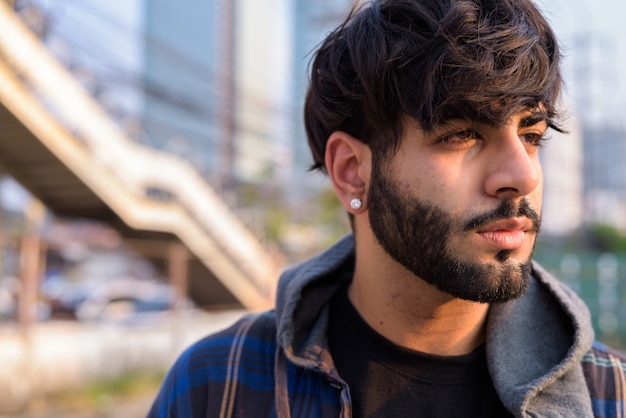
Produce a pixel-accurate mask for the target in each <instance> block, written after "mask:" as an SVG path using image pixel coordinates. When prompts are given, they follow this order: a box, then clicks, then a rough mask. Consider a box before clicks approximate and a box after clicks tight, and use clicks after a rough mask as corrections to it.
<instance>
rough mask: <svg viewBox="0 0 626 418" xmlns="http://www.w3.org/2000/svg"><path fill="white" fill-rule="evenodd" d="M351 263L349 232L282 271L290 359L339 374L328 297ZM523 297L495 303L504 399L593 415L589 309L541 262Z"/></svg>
mask: <svg viewBox="0 0 626 418" xmlns="http://www.w3.org/2000/svg"><path fill="white" fill-rule="evenodd" d="M353 269H354V240H353V237H352V235H348V236H346V237H344V238H343V239H341V240H340V241H339V242H337V243H336V244H335V245H334V246H333V247H331V248H330V249H328V250H327V251H326V252H324V253H321V254H319V255H317V256H315V257H313V258H311V259H309V260H308V261H306V262H304V263H302V264H300V265H298V266H296V267H293V268H291V269H289V270H287V271H286V272H285V273H284V274H283V275H282V277H281V279H280V282H279V286H278V295H277V301H276V320H277V328H278V343H279V344H280V345H281V346H282V347H283V348H284V349H285V353H286V355H287V357H288V358H289V359H290V361H292V362H294V363H296V364H299V365H301V366H303V367H307V368H311V369H316V370H319V371H321V372H323V373H327V374H329V375H330V376H333V377H336V371H335V370H334V367H333V365H332V360H331V359H330V355H329V353H328V350H327V341H326V327H327V322H328V311H329V309H328V302H329V301H330V299H331V298H332V297H333V295H334V293H335V292H336V291H337V289H338V288H339V286H340V282H339V280H340V278H341V277H345V276H346V275H345V274H342V273H343V272H349V271H353ZM533 278H534V280H532V281H531V284H530V286H529V289H528V291H527V292H526V293H525V294H524V296H522V297H521V298H519V299H517V300H515V301H511V302H507V303H504V304H495V305H492V307H491V309H490V312H489V316H488V319H487V343H486V350H487V359H488V360H487V361H488V366H489V371H490V373H491V376H492V380H493V383H494V385H495V388H496V390H497V392H498V394H499V396H500V399H501V400H502V403H503V404H504V405H505V406H506V407H507V409H509V411H512V412H513V413H514V414H515V416H519V417H572V416H576V417H592V416H593V413H592V410H591V401H590V397H589V394H588V389H587V386H586V382H585V378H584V376H583V372H582V368H581V366H580V361H581V359H582V357H583V356H584V355H585V353H586V352H587V351H588V350H589V349H590V348H591V345H592V343H593V339H594V335H593V329H592V327H591V319H590V315H589V311H588V309H587V307H586V305H585V304H584V302H583V301H582V300H580V298H579V297H578V296H577V295H576V294H575V293H574V292H572V291H571V290H570V289H568V288H567V287H565V286H564V285H563V284H561V283H560V282H558V281H557V280H556V279H554V278H553V277H552V276H551V275H550V274H548V273H547V272H546V271H545V270H544V269H543V268H541V267H540V266H539V265H538V264H536V263H534V264H533Z"/></svg>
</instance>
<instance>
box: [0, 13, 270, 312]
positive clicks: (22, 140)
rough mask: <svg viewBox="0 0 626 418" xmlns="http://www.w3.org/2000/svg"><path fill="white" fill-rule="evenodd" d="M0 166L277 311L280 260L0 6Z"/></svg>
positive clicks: (50, 199)
mask: <svg viewBox="0 0 626 418" xmlns="http://www.w3.org/2000/svg"><path fill="white" fill-rule="evenodd" d="M0 165H2V166H3V168H4V170H6V171H7V172H8V173H9V174H11V175H13V176H14V177H15V178H16V179H17V180H18V181H20V182H21V183H22V184H23V185H24V186H25V187H26V188H28V189H29V190H30V191H31V192H32V193H33V194H35V195H36V196H37V197H38V198H40V199H41V200H42V201H43V202H44V203H45V204H46V205H47V206H48V207H49V208H50V209H51V210H52V211H53V212H56V213H58V214H61V215H64V216H77V217H88V218H93V219H99V220H104V221H107V222H110V223H112V224H113V225H118V223H119V225H118V226H119V230H120V231H121V232H122V234H128V235H130V236H134V237H142V236H150V237H153V236H159V237H171V239H172V240H177V241H180V242H181V243H182V244H184V245H185V246H186V247H187V249H188V250H189V252H190V253H191V254H192V255H193V256H194V257H195V258H196V259H197V260H199V261H200V262H201V264H202V265H203V266H204V267H205V268H206V270H207V277H208V276H212V277H215V278H216V279H217V280H218V281H219V282H220V283H221V285H222V286H223V287H224V288H225V289H226V290H227V291H228V292H230V293H231V294H232V295H233V296H234V297H235V298H236V299H237V300H238V301H239V302H240V303H241V305H243V307H245V308H247V309H251V310H261V309H266V308H269V307H271V306H273V303H274V293H275V286H276V281H277V278H278V274H279V267H278V262H277V258H276V257H275V256H272V255H271V254H269V253H268V251H266V250H265V248H264V247H263V246H262V244H261V243H260V242H259V240H258V238H257V237H255V236H254V235H253V234H252V233H251V232H250V231H249V230H248V229H247V228H246V227H245V225H244V224H243V223H242V222H241V221H240V220H239V219H238V218H237V216H236V215H235V214H234V213H233V212H232V211H231V210H230V209H229V207H228V206H227V205H226V204H225V203H224V202H223V200H222V199H221V198H220V197H219V195H218V194H217V193H216V192H215V191H214V190H213V189H212V188H211V187H210V185H209V184H208V183H207V182H206V180H204V179H203V178H202V177H201V176H200V175H199V174H198V173H197V172H196V171H195V170H194V169H193V168H192V167H191V165H190V164H188V163H187V162H185V161H183V160H181V159H179V158H177V157H174V156H172V155H169V154H165V153H162V152H159V151H157V150H154V149H151V148H148V147H144V146H142V145H140V144H137V143H136V142H133V141H132V140H131V139H129V138H128V137H127V136H126V135H125V134H124V132H123V131H121V129H120V128H119V127H118V126H117V125H116V124H115V123H114V122H113V121H112V120H111V119H110V118H109V117H108V116H107V115H106V114H105V112H104V111H103V110H102V109H101V107H100V106H99V105H98V103H97V102H96V101H95V100H93V98H92V97H91V96H90V95H89V94H88V93H87V92H85V91H84V90H83V88H82V87H81V86H80V84H79V83H78V82H77V81H76V80H75V79H74V78H73V77H72V75H71V74H70V73H69V72H68V71H67V70H66V69H65V68H64V67H63V66H62V65H61V64H60V63H59V62H58V61H57V60H56V59H55V58H54V57H53V56H52V55H51V54H50V53H49V52H48V51H47V50H46V48H45V47H44V45H43V44H42V43H41V42H40V40H39V39H38V38H37V37H35V36H34V35H33V33H31V32H30V31H29V29H28V28H27V27H25V25H24V24H23V23H22V22H21V20H20V19H19V17H18V16H17V15H16V14H15V13H14V12H13V10H12V9H11V8H10V7H8V6H7V5H6V4H5V3H4V2H2V1H0ZM155 189H156V190H160V191H163V192H164V193H165V194H166V195H167V196H168V199H165V200H157V199H154V198H151V197H150V195H149V191H150V190H155ZM117 221H119V222H118V223H116V222H117ZM142 234H143V235H142ZM192 280H193V278H192ZM198 280H202V279H198ZM201 287H202V283H201V282H199V283H195V284H194V283H192V288H201ZM192 296H193V295H192Z"/></svg>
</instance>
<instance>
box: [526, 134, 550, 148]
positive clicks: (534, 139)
mask: <svg viewBox="0 0 626 418" xmlns="http://www.w3.org/2000/svg"><path fill="white" fill-rule="evenodd" d="M520 139H521V140H522V141H523V142H525V143H527V144H529V145H532V146H534V147H541V146H542V145H543V143H544V142H545V141H547V140H548V137H546V136H545V132H526V133H523V134H521V135H520Z"/></svg>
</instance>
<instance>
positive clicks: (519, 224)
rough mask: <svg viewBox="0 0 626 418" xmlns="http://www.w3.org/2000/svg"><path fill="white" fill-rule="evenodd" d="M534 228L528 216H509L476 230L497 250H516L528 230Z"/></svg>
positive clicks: (523, 241) (522, 242)
mask: <svg viewBox="0 0 626 418" xmlns="http://www.w3.org/2000/svg"><path fill="white" fill-rule="evenodd" d="M533 230H534V227H533V223H532V221H530V219H528V218H510V219H502V220H499V221H494V222H490V223H489V224H487V225H484V226H482V227H480V228H478V230H477V231H476V232H477V233H478V235H479V236H480V237H481V238H482V239H483V240H484V241H485V242H487V244H488V245H490V246H492V247H494V248H496V249H498V250H517V249H519V248H521V247H522V246H523V245H524V243H525V242H526V235H527V233H528V232H532V231H533Z"/></svg>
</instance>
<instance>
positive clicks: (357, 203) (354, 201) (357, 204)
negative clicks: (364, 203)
mask: <svg viewBox="0 0 626 418" xmlns="http://www.w3.org/2000/svg"><path fill="white" fill-rule="evenodd" d="M350 207H351V208H352V209H360V208H361V199H359V198H358V197H355V198H354V199H352V200H351V201H350Z"/></svg>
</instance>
